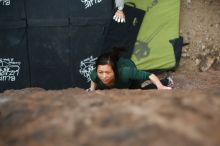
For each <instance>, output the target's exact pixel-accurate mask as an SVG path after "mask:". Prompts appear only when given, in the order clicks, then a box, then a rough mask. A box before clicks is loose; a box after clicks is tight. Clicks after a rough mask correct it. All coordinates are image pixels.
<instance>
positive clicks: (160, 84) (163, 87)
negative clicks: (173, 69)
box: [149, 74, 172, 90]
mask: <svg viewBox="0 0 220 146" xmlns="http://www.w3.org/2000/svg"><path fill="white" fill-rule="evenodd" d="M149 79H150V80H151V81H152V82H153V83H154V84H155V85H156V86H157V89H158V90H171V89H172V88H171V87H168V86H164V85H163V84H162V83H161V82H160V80H159V79H158V77H157V76H155V75H154V74H151V75H150V76H149Z"/></svg>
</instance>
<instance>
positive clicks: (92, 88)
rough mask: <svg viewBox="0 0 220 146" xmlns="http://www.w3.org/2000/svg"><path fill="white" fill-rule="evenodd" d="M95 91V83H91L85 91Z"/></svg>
mask: <svg viewBox="0 0 220 146" xmlns="http://www.w3.org/2000/svg"><path fill="white" fill-rule="evenodd" d="M95 89H96V83H94V82H93V81H91V84H90V88H89V89H86V91H87V92H90V91H95Z"/></svg>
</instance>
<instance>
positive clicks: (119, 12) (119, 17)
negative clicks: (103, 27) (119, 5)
mask: <svg viewBox="0 0 220 146" xmlns="http://www.w3.org/2000/svg"><path fill="white" fill-rule="evenodd" d="M113 19H114V20H115V21H116V22H118V23H125V14H124V12H123V10H117V11H116V12H115V15H114V16H113Z"/></svg>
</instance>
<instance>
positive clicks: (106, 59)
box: [96, 48, 124, 77]
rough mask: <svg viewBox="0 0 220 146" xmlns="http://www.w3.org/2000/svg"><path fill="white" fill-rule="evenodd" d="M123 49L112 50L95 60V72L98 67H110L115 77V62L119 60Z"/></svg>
mask: <svg viewBox="0 0 220 146" xmlns="http://www.w3.org/2000/svg"><path fill="white" fill-rule="evenodd" d="M122 52H124V48H113V49H112V51H111V52H109V53H105V54H102V55H101V56H99V57H98V59H97V60H96V71H97V68H98V66H99V65H110V66H111V67H112V70H113V71H114V74H115V77H117V61H118V60H119V58H120V56H121V53H122Z"/></svg>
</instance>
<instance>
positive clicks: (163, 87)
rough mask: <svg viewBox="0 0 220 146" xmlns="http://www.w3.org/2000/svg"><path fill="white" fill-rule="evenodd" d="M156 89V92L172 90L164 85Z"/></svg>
mask: <svg viewBox="0 0 220 146" xmlns="http://www.w3.org/2000/svg"><path fill="white" fill-rule="evenodd" d="M157 89H158V90H172V88H171V87H167V86H164V85H162V86H158V87H157Z"/></svg>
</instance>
